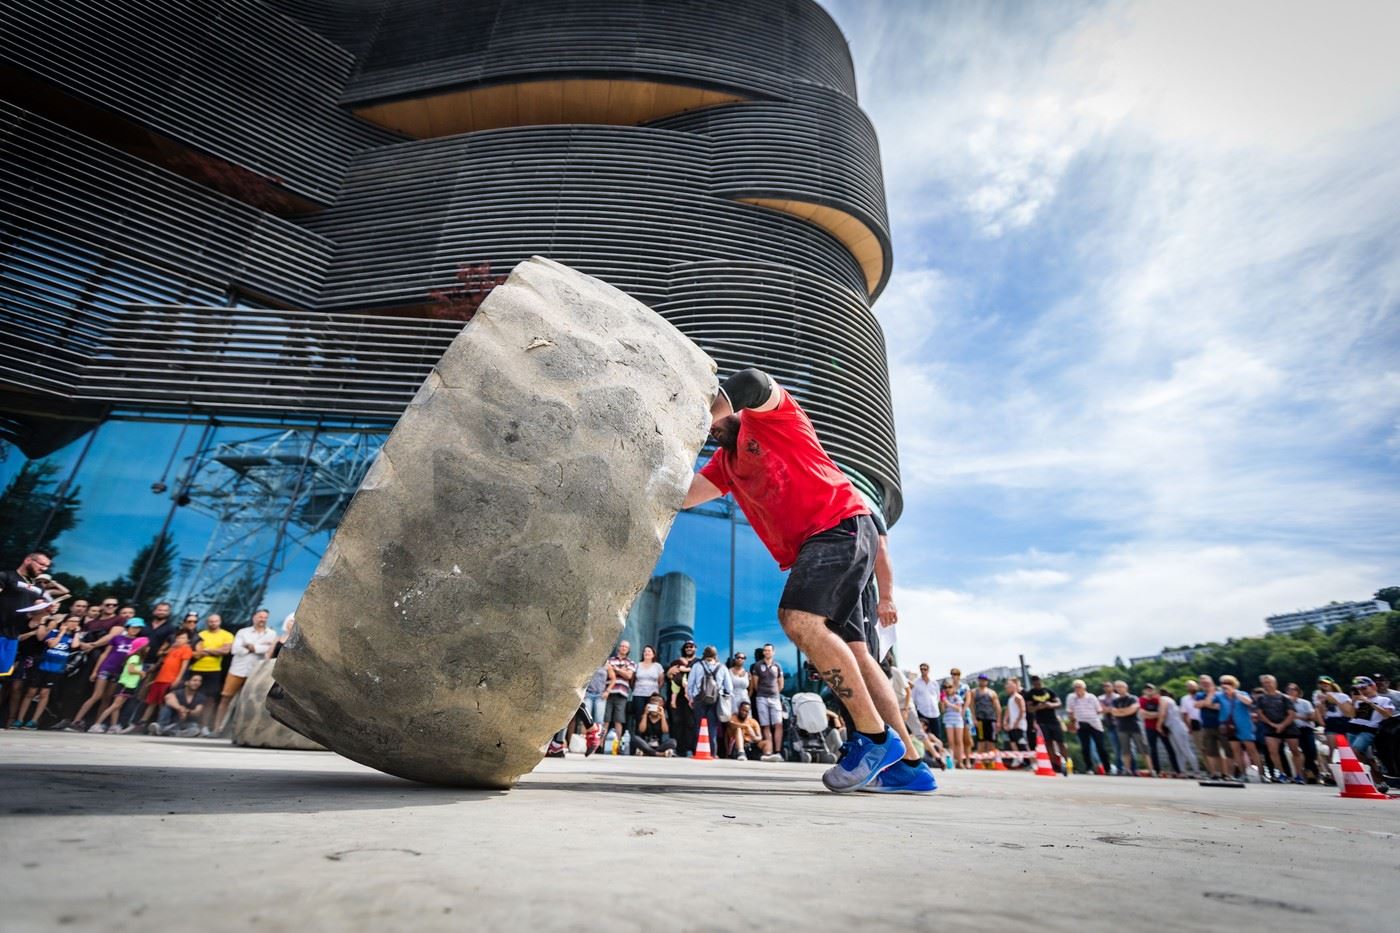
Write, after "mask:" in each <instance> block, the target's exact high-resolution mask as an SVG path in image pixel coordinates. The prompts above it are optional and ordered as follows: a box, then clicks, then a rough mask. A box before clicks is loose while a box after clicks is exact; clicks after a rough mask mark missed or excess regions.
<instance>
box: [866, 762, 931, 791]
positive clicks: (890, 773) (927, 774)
mask: <svg viewBox="0 0 1400 933" xmlns="http://www.w3.org/2000/svg"><path fill="white" fill-rule="evenodd" d="M861 790H866V791H870V792H871V793H875V794H931V793H933V792H934V791H936V790H938V782H937V781H935V780H934V779H933V772H932V771H930V770H929V769H928V765H926V764H924V763H923V762H922V761H920V762H918V763H917V764H912V765H911V764H907V763H905V762H903V761H901V762H900V763H899V764H897V765H891V766H890V767H888V768H886V769H885V770H884V771H881V772H880V773H879V774H878V775H876V777H875V780H873V781H871V782H870V783H869V784H867V785H865V786H864V787H862V788H861Z"/></svg>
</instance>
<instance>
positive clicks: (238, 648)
mask: <svg viewBox="0 0 1400 933" xmlns="http://www.w3.org/2000/svg"><path fill="white" fill-rule="evenodd" d="M267 615H268V613H267V610H266V609H259V610H258V611H257V612H255V613H253V624H252V625H249V626H247V627H246V628H241V629H239V630H238V634H237V635H235V636H233V647H232V648H230V649H229V656H230V657H231V659H232V660H230V661H229V666H228V676H227V677H225V678H224V688H223V690H222V691H220V693H219V711H218V713H217V714H216V715H215V718H214V721H215V723H216V724H217V725H216V727H215V729H214V731H215V732H223V731H224V726H225V725H226V724H227V723H228V716H229V707H230V706H232V705H233V698H234V697H236V696H238V693H239V691H240V690H242V689H243V682H244V681H246V680H247V679H248V678H249V677H251V676H252V674H253V671H254V670H255V669H256V668H257V666H258V665H259V664H261V663H262V662H263V661H266V660H267V659H268V658H270V657H272V649H274V648H276V647H277V633H276V632H274V631H273V630H272V629H270V628H268V627H267Z"/></svg>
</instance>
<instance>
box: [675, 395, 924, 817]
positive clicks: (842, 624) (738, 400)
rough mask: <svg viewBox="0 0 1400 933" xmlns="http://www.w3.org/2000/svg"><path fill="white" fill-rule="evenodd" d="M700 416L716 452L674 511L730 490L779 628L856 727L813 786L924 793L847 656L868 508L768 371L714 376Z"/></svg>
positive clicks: (862, 634) (870, 569)
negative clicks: (769, 564)
mask: <svg viewBox="0 0 1400 933" xmlns="http://www.w3.org/2000/svg"><path fill="white" fill-rule="evenodd" d="M710 417H711V429H710V436H711V437H713V438H714V440H715V442H716V443H717V444H718V445H719V449H718V450H716V451H715V454H714V456H713V457H711V458H710V461H709V462H708V463H706V464H705V466H704V467H703V468H702V469H701V470H700V472H699V473H697V474H695V477H694V478H693V479H692V480H691V485H690V491H689V493H688V494H687V495H686V498H685V504H684V506H683V508H692V507H694V506H697V505H700V504H701V503H704V502H708V501H710V500H711V499H716V498H718V497H720V496H722V495H725V494H726V493H731V494H733V496H734V499H735V500H736V501H737V502H738V503H739V507H740V508H741V509H743V511H744V515H745V517H747V518H748V520H749V524H750V525H752V526H753V529H754V531H755V532H756V533H757V534H758V536H759V539H760V540H762V541H763V543H764V545H765V546H766V547H767V548H768V550H769V552H770V553H771V554H772V555H773V557H774V559H776V560H777V562H778V566H779V567H780V568H782V569H783V570H790V571H791V572H790V573H789V575H788V581H787V586H786V588H785V589H784V590H783V596H782V599H781V600H780V602H779V603H778V621H779V622H780V623H781V625H782V627H783V631H784V632H785V633H786V634H787V636H788V637H789V638H791V639H792V640H793V642H794V643H796V645H797V647H798V649H799V650H801V651H802V653H803V654H805V655H807V657H808V658H809V659H810V660H811V661H812V663H813V665H814V666H815V667H816V669H817V672H818V673H819V675H820V676H821V678H822V680H824V681H825V682H826V683H827V685H828V686H829V687H830V688H831V691H832V693H834V694H835V695H836V696H837V697H838V698H839V699H840V700H841V702H842V704H843V705H844V706H845V707H846V710H847V712H848V713H849V714H850V717H851V720H852V722H853V723H854V725H855V729H856V731H855V732H854V733H853V734H852V735H851V737H850V741H849V742H847V745H846V748H845V749H844V750H843V754H842V756H841V759H840V760H839V761H838V762H837V763H836V764H835V765H834V766H832V767H831V768H830V769H829V770H828V771H827V772H826V773H825V774H823V775H822V783H823V784H825V785H826V787H827V789H828V790H831V791H834V792H836V793H845V792H847V791H854V790H860V789H861V788H863V787H867V786H875V787H876V789H879V790H883V791H886V792H891V793H898V792H904V793H926V792H929V791H932V790H934V789H935V786H934V782H933V775H932V772H929V771H928V769H927V768H926V767H925V766H924V765H923V764H922V763H909V764H904V763H902V759H904V757H905V754H906V749H905V745H904V743H903V742H902V741H901V740H900V738H899V736H898V735H897V734H896V732H895V730H893V729H891V728H889V727H888V726H887V725H886V724H885V722H884V720H883V719H882V718H881V715H880V712H879V709H878V706H877V699H876V695H878V697H879V705H883V706H887V707H897V704H896V703H895V701H894V691H893V688H892V687H891V686H890V683H889V681H888V680H887V679H885V678H884V677H883V676H882V675H880V674H879V673H878V665H877V666H876V667H875V670H876V675H875V676H874V677H870V676H867V675H866V674H865V673H864V668H863V665H862V664H861V663H860V660H858V658H857V656H856V654H855V653H854V652H853V650H852V646H853V645H858V646H860V650H861V652H862V653H866V652H865V648H864V646H865V644H866V640H867V637H868V633H869V631H870V629H869V624H870V623H868V622H867V620H866V612H867V607H868V604H867V603H866V601H865V600H863V599H862V597H863V595H864V594H865V591H866V588H867V587H868V586H869V584H870V581H871V578H872V576H873V575H874V572H875V562H876V556H877V553H878V551H879V532H878V530H877V528H876V525H875V522H874V520H873V519H872V517H871V514H870V509H869V508H868V507H867V506H866V504H865V501H864V500H863V499H861V497H860V494H859V493H858V492H856V490H855V487H854V486H852V485H851V481H850V480H849V479H847V478H846V476H845V474H843V473H842V472H841V471H840V469H838V468H837V466H836V464H835V463H833V462H832V460H831V458H830V457H829V456H827V453H826V451H825V450H824V449H823V448H822V446H821V442H820V441H819V440H818V439H817V434H816V431H815V430H814V429H813V427H812V422H811V420H810V419H808V417H807V414H806V412H804V411H803V410H802V409H801V407H800V406H798V404H797V402H796V401H795V400H794V399H793V398H792V396H791V395H789V394H788V392H787V391H786V390H784V389H783V388H782V387H781V386H779V385H778V384H777V383H776V382H774V381H773V380H772V379H771V378H769V377H768V375H767V374H765V373H762V372H760V371H759V370H756V369H745V370H741V371H740V372H738V373H735V374H734V375H733V376H731V377H729V378H728V379H727V380H725V382H724V384H723V385H722V386H721V387H720V392H719V395H718V396H716V398H715V400H714V403H713V404H712V405H711V406H710ZM886 692H888V693H889V697H885V696H884V693H886Z"/></svg>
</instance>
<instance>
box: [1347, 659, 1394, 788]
mask: <svg viewBox="0 0 1400 933" xmlns="http://www.w3.org/2000/svg"><path fill="white" fill-rule="evenodd" d="M1342 711H1343V712H1344V713H1346V714H1347V715H1348V716H1350V717H1351V719H1350V720H1349V721H1348V722H1347V744H1349V745H1350V746H1351V750H1352V751H1354V752H1356V757H1357V758H1360V759H1361V760H1362V761H1364V762H1366V763H1367V764H1369V765H1371V769H1372V770H1373V771H1376V770H1377V769H1376V761H1375V758H1374V756H1372V754H1371V746H1372V745H1374V744H1375V742H1376V734H1377V733H1378V732H1380V731H1381V723H1383V722H1385V721H1386V720H1387V719H1389V718H1390V717H1392V716H1394V715H1395V703H1394V702H1393V701H1392V700H1391V699H1390V697H1388V696H1382V695H1381V694H1380V691H1378V690H1377V689H1376V682H1375V681H1374V680H1372V679H1371V678H1370V677H1353V678H1352V680H1351V696H1350V697H1349V698H1348V700H1347V702H1345V703H1343V704H1342ZM1376 778H1377V783H1379V782H1380V780H1381V777H1380V775H1379V773H1377V775H1376Z"/></svg>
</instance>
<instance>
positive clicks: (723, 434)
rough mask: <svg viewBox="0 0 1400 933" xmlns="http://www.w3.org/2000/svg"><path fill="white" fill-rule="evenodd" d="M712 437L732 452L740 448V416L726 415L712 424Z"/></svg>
mask: <svg viewBox="0 0 1400 933" xmlns="http://www.w3.org/2000/svg"><path fill="white" fill-rule="evenodd" d="M710 437H712V438H714V441H715V443H716V444H718V445H719V446H721V447H723V448H724V449H725V450H727V451H729V452H730V453H731V454H732V453H736V452H738V450H739V416H738V415H726V416H724V417H723V418H721V419H719V420H718V421H716V422H715V423H714V424H713V425H711V426H710Z"/></svg>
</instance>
